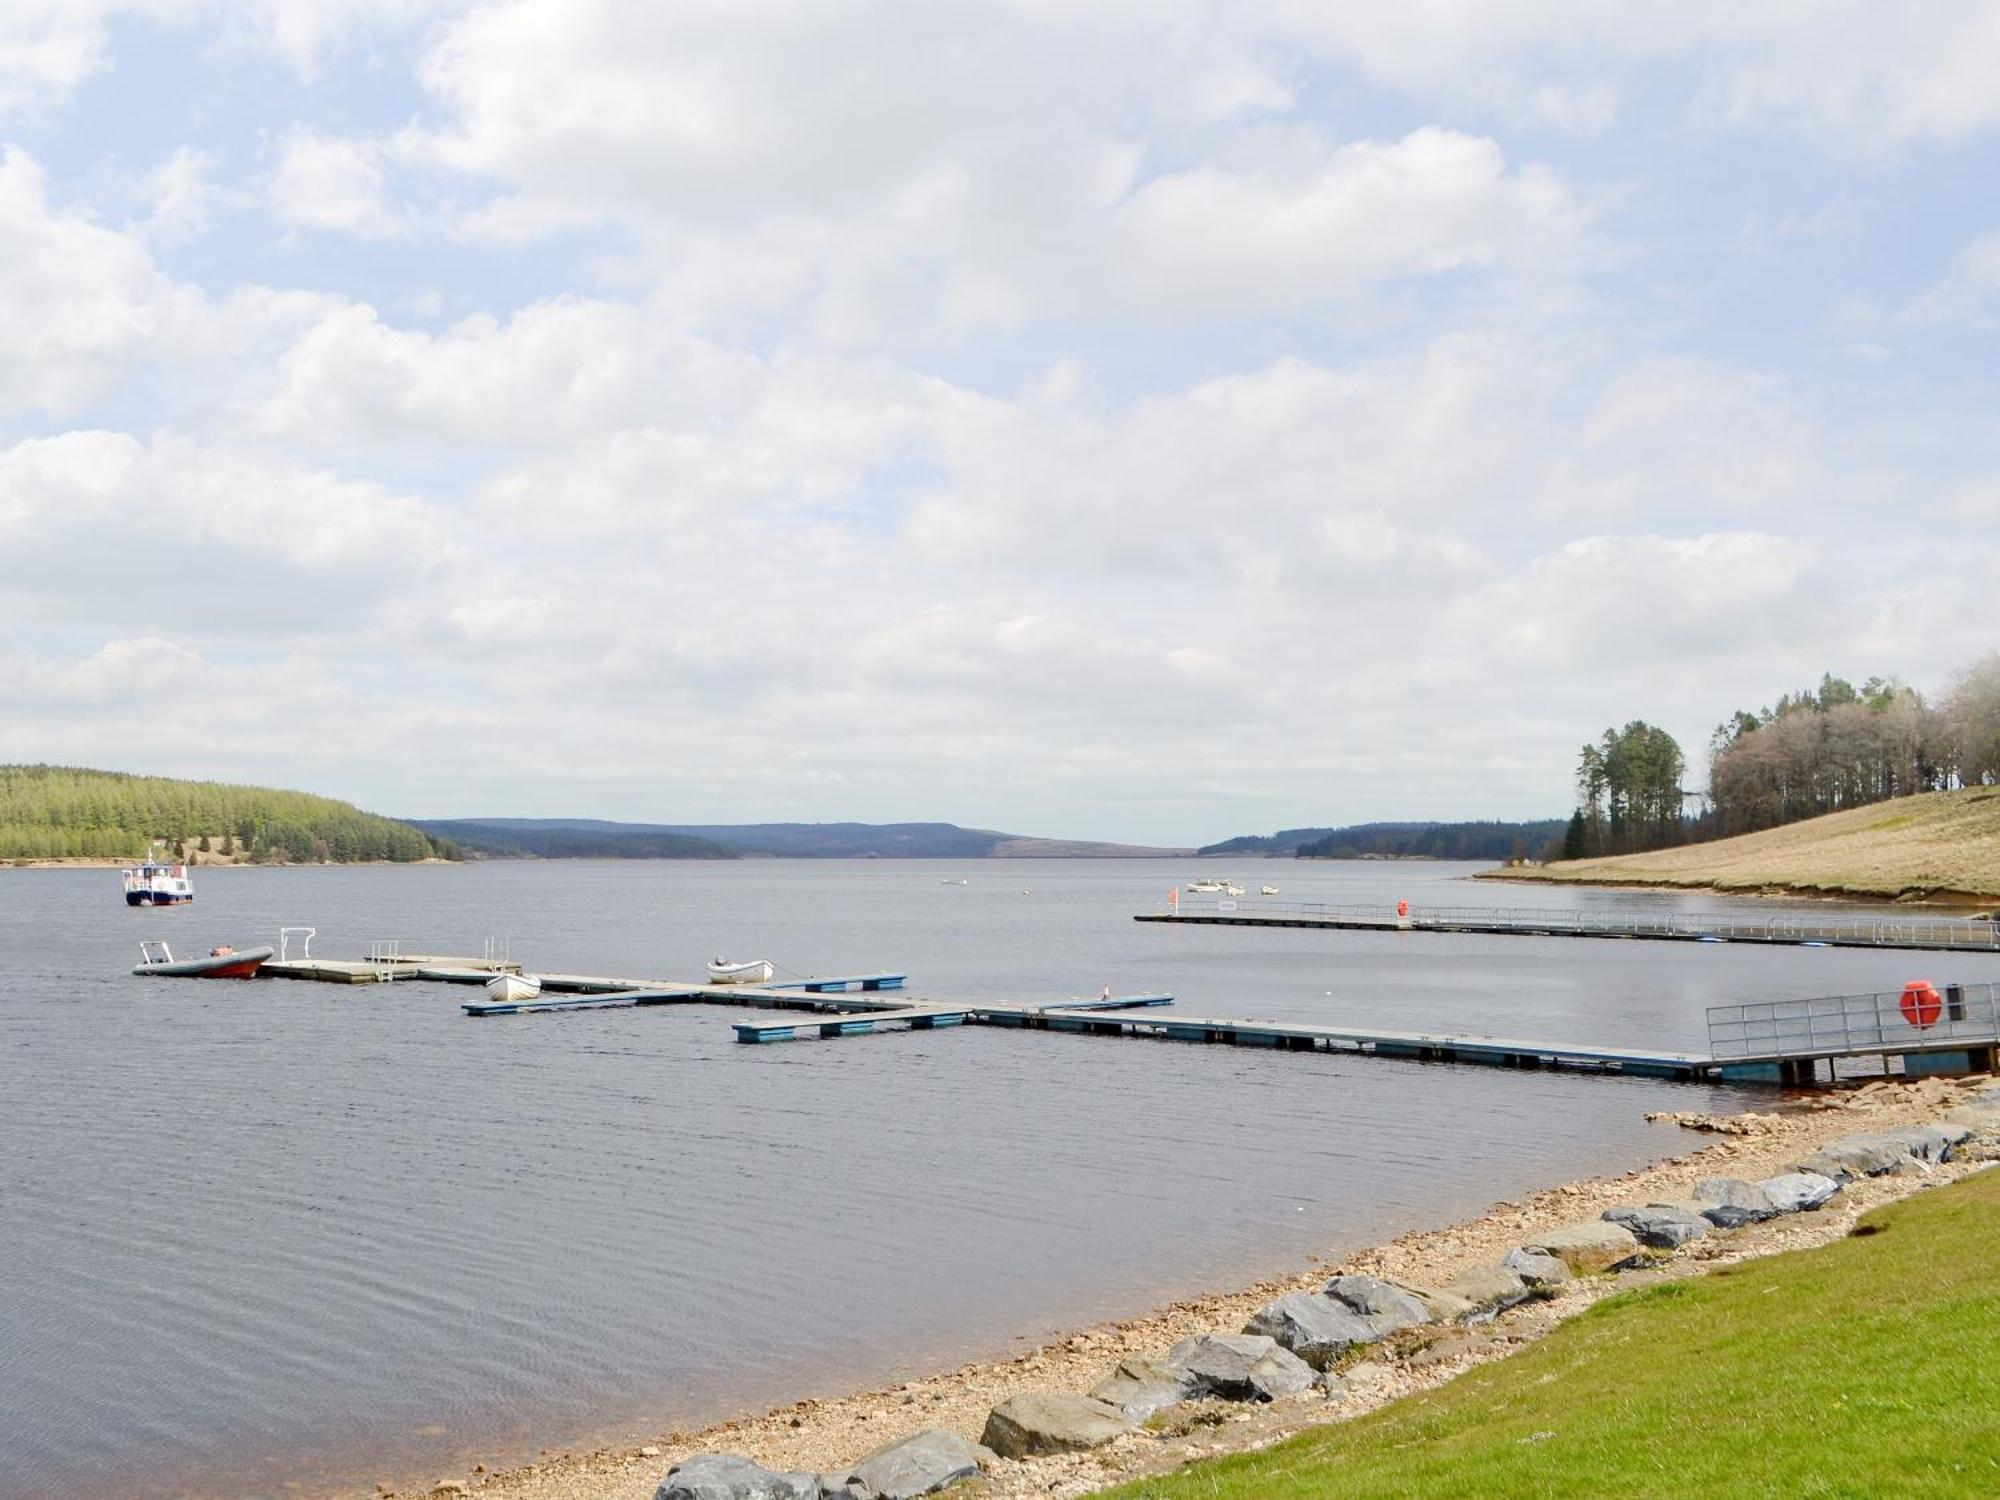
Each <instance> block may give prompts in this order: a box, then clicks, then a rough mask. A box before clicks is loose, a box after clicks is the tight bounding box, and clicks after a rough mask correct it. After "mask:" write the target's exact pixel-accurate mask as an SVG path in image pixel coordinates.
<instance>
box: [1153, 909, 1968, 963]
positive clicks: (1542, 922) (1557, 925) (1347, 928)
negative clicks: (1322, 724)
mask: <svg viewBox="0 0 2000 1500" xmlns="http://www.w3.org/2000/svg"><path fill="white" fill-rule="evenodd" d="M1133 920H1134V921H1137V922H1165V923H1173V924H1177V925H1181V926H1188V927H1304V928H1317V929H1320V930H1323V931H1340V932H1450V933H1480V934H1491V935H1498V936H1509V937H1565V938H1626V939H1637V940H1643V941H1648V942H1668V943H1761V944H1771V945H1779V946H1783V947H1793V948H1797V947H1805V948H1882V949H1908V950H1917V951H1923V952H1942V953H2000V923H1995V922H1994V921H1992V920H1991V919H1989V918H1985V917H1905V916H1900V915H1898V916H1872V917H1831V916H1830V917H1819V916H1801V915H1793V914H1782V913H1773V914H1771V915H1769V916H1759V915H1749V914H1746V915H1737V914H1733V913H1716V912H1661V913H1659V914H1657V915H1647V914H1644V913H1641V912H1633V911H1601V912H1600V911H1562V910H1545V909H1539V908H1535V907H1449V906H1443V907H1413V908H1411V910H1410V912H1409V914H1408V915H1407V916H1399V915H1398V914H1397V913H1396V912H1395V911H1394V910H1393V909H1391V910H1386V911H1385V910H1384V909H1383V908H1381V907H1379V906H1359V905H1331V904H1323V903H1319V902H1280V901H1270V900H1263V899H1245V900H1234V899H1223V900H1217V901H1191V900H1187V899H1182V900H1180V901H1179V902H1177V903H1175V904H1174V905H1172V906H1170V907H1163V908H1161V909H1160V910H1158V911H1152V912H1141V913H1138V914H1137V915H1136V916H1135V917H1134V918H1133Z"/></svg>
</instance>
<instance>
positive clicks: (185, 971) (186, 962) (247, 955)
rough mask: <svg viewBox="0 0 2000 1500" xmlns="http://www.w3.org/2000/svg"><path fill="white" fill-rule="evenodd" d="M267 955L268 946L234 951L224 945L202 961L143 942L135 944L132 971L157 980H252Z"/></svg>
mask: <svg viewBox="0 0 2000 1500" xmlns="http://www.w3.org/2000/svg"><path fill="white" fill-rule="evenodd" d="M270 956H271V949H270V948H269V947H263V948H242V949H237V948H231V947H229V946H228V945H227V944H225V945H223V946H222V947H220V948H211V949H209V950H208V956H207V957H206V958H175V957H174V955H173V950H172V949H170V948H169V947H167V945H166V944H165V943H158V942H146V943H141V944H140V945H139V962H138V963H137V964H136V965H135V966H134V967H133V969H132V972H133V973H134V974H148V975H151V976H153V977H154V978H157V979H254V978H255V977H256V975H257V970H258V969H260V968H261V967H263V963H264V960H265V959H267V958H269V957H270Z"/></svg>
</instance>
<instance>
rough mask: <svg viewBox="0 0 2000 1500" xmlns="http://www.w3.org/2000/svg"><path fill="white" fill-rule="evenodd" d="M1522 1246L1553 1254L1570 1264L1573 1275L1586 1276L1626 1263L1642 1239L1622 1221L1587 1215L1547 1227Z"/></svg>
mask: <svg viewBox="0 0 2000 1500" xmlns="http://www.w3.org/2000/svg"><path fill="white" fill-rule="evenodd" d="M1520 1248H1521V1249H1523V1250H1528V1251H1540V1252H1541V1253H1542V1254H1544V1255H1553V1256H1554V1257H1555V1258H1556V1259H1557V1260H1559V1261H1561V1262H1562V1263H1563V1264H1564V1265H1566V1266H1568V1267H1569V1269H1570V1274H1571V1275H1573V1276H1585V1275H1589V1274H1590V1273H1591V1272H1593V1271H1610V1270H1615V1269H1616V1268H1617V1267H1619V1266H1622V1265H1624V1264H1625V1262H1627V1261H1628V1260H1631V1259H1632V1258H1633V1257H1634V1256H1635V1255H1637V1254H1638V1253H1639V1239H1638V1236H1636V1235H1635V1234H1633V1233H1632V1231H1631V1230H1629V1229H1627V1228H1626V1227H1625V1226H1624V1225H1622V1224H1607V1223H1606V1222H1605V1221H1604V1220H1602V1219H1586V1220H1584V1221H1583V1222H1582V1223H1579V1224H1559V1225H1557V1226H1556V1227H1555V1228H1554V1229H1548V1230H1544V1231H1543V1232H1542V1233H1540V1234H1538V1235H1535V1236H1534V1237H1532V1238H1530V1239H1527V1240H1524V1241H1522V1243H1521V1246H1520Z"/></svg>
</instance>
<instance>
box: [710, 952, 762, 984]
mask: <svg viewBox="0 0 2000 1500" xmlns="http://www.w3.org/2000/svg"><path fill="white" fill-rule="evenodd" d="M777 972H778V966H777V965H776V964H774V963H772V962H771V960H770V959H768V958H751V959H745V960H743V961H741V962H739V963H731V962H730V961H729V960H728V959H726V958H723V957H721V956H720V955H718V956H717V957H715V958H712V959H710V960H709V961H708V982H709V983H710V984H769V983H770V982H771V976H772V975H774V974H776V973H777Z"/></svg>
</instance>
